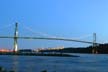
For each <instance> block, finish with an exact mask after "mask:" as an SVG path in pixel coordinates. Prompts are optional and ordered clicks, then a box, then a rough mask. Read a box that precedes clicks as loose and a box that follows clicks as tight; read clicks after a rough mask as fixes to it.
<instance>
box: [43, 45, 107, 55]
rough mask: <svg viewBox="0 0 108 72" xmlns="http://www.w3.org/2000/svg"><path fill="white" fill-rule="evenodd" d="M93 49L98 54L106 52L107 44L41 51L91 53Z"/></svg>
mask: <svg viewBox="0 0 108 72" xmlns="http://www.w3.org/2000/svg"><path fill="white" fill-rule="evenodd" d="M93 49H96V51H97V52H98V53H99V54H108V44H100V45H98V46H96V47H93V46H89V47H78V48H74V47H67V48H64V49H61V50H42V51H41V52H60V53H92V52H93Z"/></svg>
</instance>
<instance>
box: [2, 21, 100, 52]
mask: <svg viewBox="0 0 108 72" xmlns="http://www.w3.org/2000/svg"><path fill="white" fill-rule="evenodd" d="M0 38H10V39H14V49H13V51H14V52H17V51H18V42H17V40H18V39H42V40H60V41H72V42H81V43H88V44H93V47H95V46H96V45H99V44H101V43H97V42H96V33H94V34H93V41H92V42H91V41H83V40H78V39H69V38H61V37H20V36H18V23H16V24H15V32H14V36H0ZM94 50H95V51H96V49H93V51H94Z"/></svg>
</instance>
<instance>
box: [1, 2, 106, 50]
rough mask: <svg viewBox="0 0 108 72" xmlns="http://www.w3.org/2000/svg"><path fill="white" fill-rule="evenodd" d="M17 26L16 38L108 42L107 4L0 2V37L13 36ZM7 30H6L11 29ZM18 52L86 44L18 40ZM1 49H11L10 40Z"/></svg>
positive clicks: (3, 43)
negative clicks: (53, 37) (93, 37)
mask: <svg viewBox="0 0 108 72" xmlns="http://www.w3.org/2000/svg"><path fill="white" fill-rule="evenodd" d="M15 22H18V23H19V36H40V35H38V34H33V33H31V32H30V31H29V30H27V29H24V28H25V27H30V28H31V29H32V30H33V31H34V32H35V33H43V34H48V35H51V36H57V37H65V38H78V37H83V36H86V35H89V34H91V36H90V37H88V38H85V39H82V40H88V41H92V34H93V33H94V32H95V33H97V41H98V42H104V43H106V42H108V41H107V40H108V38H107V37H108V33H107V29H108V28H107V27H108V0H0V35H8V36H12V35H13V33H14V24H15ZM11 24H12V26H10V27H7V26H9V25H11ZM18 42H19V48H39V47H57V46H65V47H70V46H73V47H77V46H78V47H79V46H88V44H83V43H75V42H61V41H45V40H19V41H18ZM0 47H1V48H10V49H11V48H12V47H13V40H10V39H0Z"/></svg>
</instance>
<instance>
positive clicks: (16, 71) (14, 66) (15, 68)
mask: <svg viewBox="0 0 108 72" xmlns="http://www.w3.org/2000/svg"><path fill="white" fill-rule="evenodd" d="M12 61H13V64H12V70H13V71H15V72H18V65H19V61H18V56H12Z"/></svg>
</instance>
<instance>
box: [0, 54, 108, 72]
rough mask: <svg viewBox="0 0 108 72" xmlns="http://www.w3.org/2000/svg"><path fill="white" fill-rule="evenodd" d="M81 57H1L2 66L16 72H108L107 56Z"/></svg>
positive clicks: (87, 55)
mask: <svg viewBox="0 0 108 72" xmlns="http://www.w3.org/2000/svg"><path fill="white" fill-rule="evenodd" d="M77 55H79V56H80V57H47V56H8V55H0V66H2V67H5V68H6V69H7V70H14V71H16V72H41V71H42V70H47V72H108V55H107V54H77Z"/></svg>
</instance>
